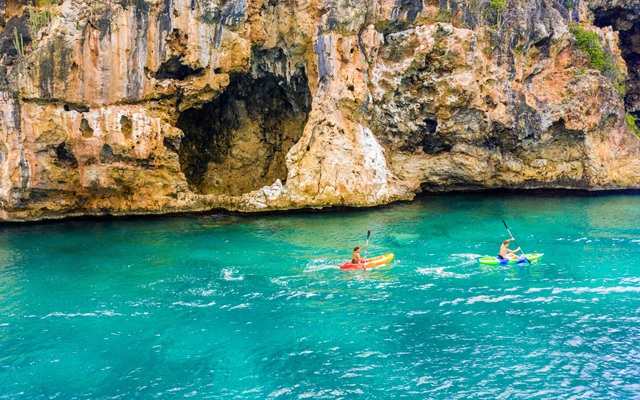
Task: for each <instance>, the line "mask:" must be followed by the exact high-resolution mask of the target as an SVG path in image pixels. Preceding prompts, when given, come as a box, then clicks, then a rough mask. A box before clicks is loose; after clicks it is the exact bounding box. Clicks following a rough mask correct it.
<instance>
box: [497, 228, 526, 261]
mask: <svg viewBox="0 0 640 400" xmlns="http://www.w3.org/2000/svg"><path fill="white" fill-rule="evenodd" d="M502 223H503V224H504V227H505V228H506V229H507V232H509V236H511V239H513V243H515V244H516V246H518V242H516V239H515V238H514V237H513V235H512V234H511V231H510V230H509V227H508V226H507V223H506V222H504V220H502ZM518 247H520V246H518ZM520 252H522V257H524V259H525V260H527V262H528V263H529V264H531V261H529V259H528V258H527V256H525V255H524V250H522V247H520Z"/></svg>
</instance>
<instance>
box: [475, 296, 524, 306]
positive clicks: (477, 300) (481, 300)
mask: <svg viewBox="0 0 640 400" xmlns="http://www.w3.org/2000/svg"><path fill="white" fill-rule="evenodd" d="M520 297H521V296H513V295H509V296H497V297H494V296H486V295H482V296H474V297H471V298H469V299H467V304H473V303H499V302H502V301H510V300H515V299H519V298H520Z"/></svg>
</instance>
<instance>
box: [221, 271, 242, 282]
mask: <svg viewBox="0 0 640 400" xmlns="http://www.w3.org/2000/svg"><path fill="white" fill-rule="evenodd" d="M237 273H238V271H237V270H235V269H231V268H225V269H223V270H222V272H221V275H222V277H221V278H222V279H224V280H225V281H241V280H244V276H242V275H240V276H234V274H237Z"/></svg>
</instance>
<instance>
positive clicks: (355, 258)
mask: <svg viewBox="0 0 640 400" xmlns="http://www.w3.org/2000/svg"><path fill="white" fill-rule="evenodd" d="M368 246H369V244H365V245H364V246H362V247H359V246H356V247H354V248H353V259H351V262H352V263H354V264H358V263H361V262H363V261H364V260H365V259H363V258H360V250H362V249H364V248H365V247H368Z"/></svg>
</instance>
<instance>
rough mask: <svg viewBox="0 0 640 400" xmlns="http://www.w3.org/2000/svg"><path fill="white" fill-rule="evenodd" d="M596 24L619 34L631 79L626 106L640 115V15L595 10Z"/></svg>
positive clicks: (626, 10) (617, 10)
mask: <svg viewBox="0 0 640 400" xmlns="http://www.w3.org/2000/svg"><path fill="white" fill-rule="evenodd" d="M593 12H594V16H595V20H594V24H595V25H596V26H598V27H601V28H602V27H606V26H611V27H612V28H613V29H614V30H615V31H617V32H618V35H619V38H620V51H621V53H622V58H623V59H624V61H625V62H626V64H627V70H628V73H629V78H628V80H627V93H626V95H625V105H626V107H627V111H628V112H630V113H632V114H635V115H639V114H640V14H639V13H638V11H633V10H630V9H624V8H620V7H615V8H612V9H607V10H605V9H595V10H593Z"/></svg>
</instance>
